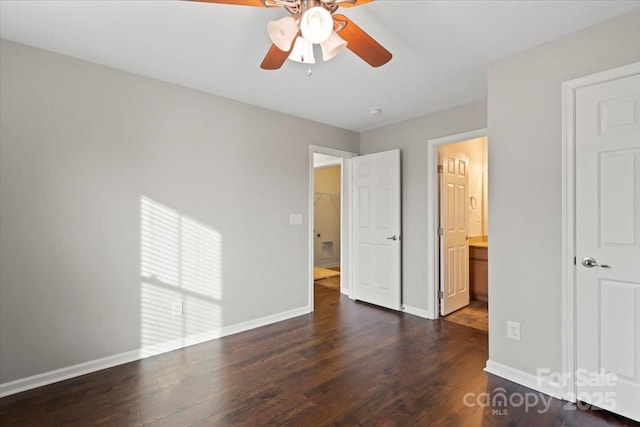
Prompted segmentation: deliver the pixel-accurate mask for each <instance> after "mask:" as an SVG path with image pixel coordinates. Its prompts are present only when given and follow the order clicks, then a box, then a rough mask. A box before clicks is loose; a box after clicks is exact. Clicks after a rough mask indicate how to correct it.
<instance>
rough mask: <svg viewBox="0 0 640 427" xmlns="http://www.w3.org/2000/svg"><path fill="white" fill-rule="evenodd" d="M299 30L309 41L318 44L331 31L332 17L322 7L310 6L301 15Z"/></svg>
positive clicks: (328, 35) (329, 34)
mask: <svg viewBox="0 0 640 427" xmlns="http://www.w3.org/2000/svg"><path fill="white" fill-rule="evenodd" d="M300 31H302V36H303V37H304V38H305V39H307V40H308V41H309V42H311V43H315V44H320V43H322V42H324V41H325V40H327V39H328V38H329V37H330V36H331V33H332V32H333V17H332V16H331V13H329V11H328V10H327V9H325V8H324V7H321V6H316V7H312V8H311V9H309V10H307V11H306V12H305V13H304V15H302V19H300Z"/></svg>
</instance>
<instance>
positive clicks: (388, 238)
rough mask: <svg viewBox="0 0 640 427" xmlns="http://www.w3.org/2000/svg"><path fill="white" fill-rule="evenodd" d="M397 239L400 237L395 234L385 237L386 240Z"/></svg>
mask: <svg viewBox="0 0 640 427" xmlns="http://www.w3.org/2000/svg"><path fill="white" fill-rule="evenodd" d="M399 239H400V238H399V237H398V236H396V235H395V234H394V235H393V236H391V237H387V240H393V241H396V240H399Z"/></svg>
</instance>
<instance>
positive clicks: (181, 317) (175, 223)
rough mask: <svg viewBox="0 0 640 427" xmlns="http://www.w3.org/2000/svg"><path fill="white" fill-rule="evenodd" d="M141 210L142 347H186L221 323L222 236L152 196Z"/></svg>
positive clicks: (146, 349) (157, 349)
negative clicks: (191, 339) (153, 198)
mask: <svg viewBox="0 0 640 427" xmlns="http://www.w3.org/2000/svg"><path fill="white" fill-rule="evenodd" d="M140 212H141V220H140V223H141V225H140V227H141V243H140V247H141V256H140V259H141V277H142V281H141V291H140V292H141V334H140V335H141V341H142V342H141V348H142V351H143V353H144V354H143V355H144V356H148V355H151V354H157V353H161V352H163V351H169V350H173V349H175V348H179V347H182V346H184V345H187V343H188V338H192V337H193V336H197V335H205V334H206V333H208V332H211V331H217V330H219V329H220V327H221V322H222V307H221V301H222V252H221V251H222V237H221V235H220V233H219V232H217V231H215V230H213V229H211V228H209V227H206V226H205V225H202V224H200V223H199V222H197V221H195V220H193V219H191V218H189V217H187V216H185V215H182V214H181V213H179V212H177V211H175V210H173V209H171V208H169V207H167V206H165V205H162V204H160V203H158V202H156V201H154V200H152V199H150V198H148V197H142V198H141V202H140Z"/></svg>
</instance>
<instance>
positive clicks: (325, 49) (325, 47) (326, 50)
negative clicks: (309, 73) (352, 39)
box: [320, 31, 347, 61]
mask: <svg viewBox="0 0 640 427" xmlns="http://www.w3.org/2000/svg"><path fill="white" fill-rule="evenodd" d="M320 47H322V59H323V60H324V61H328V60H330V59H333V57H335V56H336V55H337V54H339V53H340V52H342V51H343V50H344V49H345V48H346V47H347V41H346V40H345V39H343V38H342V37H340V36H339V35H338V33H336V32H335V31H334V32H332V33H331V35H330V36H329V38H328V39H327V40H325V41H324V42H322V43H321V44H320Z"/></svg>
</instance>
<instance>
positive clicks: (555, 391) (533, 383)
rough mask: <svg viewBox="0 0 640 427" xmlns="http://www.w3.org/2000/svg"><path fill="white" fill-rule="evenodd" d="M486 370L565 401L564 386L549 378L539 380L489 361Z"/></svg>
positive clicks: (531, 375) (526, 373)
mask: <svg viewBox="0 0 640 427" xmlns="http://www.w3.org/2000/svg"><path fill="white" fill-rule="evenodd" d="M484 370H485V372H489V373H490V374H493V375H497V376H499V377H502V378H506V379H508V380H509V381H513V382H514V383H518V384H520V385H523V386H525V387H529V388H530V389H533V390H536V391H539V392H541V393H544V394H547V395H549V396H553V397H555V398H557V399H563V396H564V389H563V386H562V384H558V383H555V382H552V381H549V379H548V378H539V377H537V376H535V375H533V374H530V373H528V372H524V371H521V370H519V369H515V368H512V367H510V366H507V365H503V364H502V363H497V362H494V361H492V360H487V365H486V367H485V368H484Z"/></svg>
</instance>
